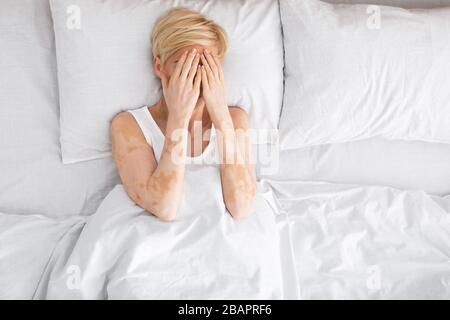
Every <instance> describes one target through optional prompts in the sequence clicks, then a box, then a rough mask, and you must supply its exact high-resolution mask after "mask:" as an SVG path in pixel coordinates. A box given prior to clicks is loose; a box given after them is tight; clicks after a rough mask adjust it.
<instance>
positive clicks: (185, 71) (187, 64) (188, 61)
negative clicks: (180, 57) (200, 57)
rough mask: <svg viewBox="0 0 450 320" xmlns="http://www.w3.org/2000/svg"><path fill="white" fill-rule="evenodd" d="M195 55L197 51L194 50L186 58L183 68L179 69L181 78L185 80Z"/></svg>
mask: <svg viewBox="0 0 450 320" xmlns="http://www.w3.org/2000/svg"><path fill="white" fill-rule="evenodd" d="M196 54H197V50H196V49H195V48H194V49H192V50H191V52H189V55H188V56H187V58H186V61H185V62H184V65H183V68H182V69H181V76H180V77H181V78H182V79H186V78H187V77H188V74H189V70H191V66H192V62H193V61H194V59H195V56H196Z"/></svg>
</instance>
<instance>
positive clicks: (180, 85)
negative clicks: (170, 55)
mask: <svg viewBox="0 0 450 320" xmlns="http://www.w3.org/2000/svg"><path fill="white" fill-rule="evenodd" d="M199 60H200V55H199V54H198V53H197V50H195V49H192V50H191V51H190V52H188V51H185V52H184V53H183V55H182V56H181V57H180V59H179V60H178V62H177V65H176V67H175V70H174V71H173V73H172V75H171V76H170V79H169V78H167V76H166V74H165V73H164V72H162V74H161V83H162V88H163V94H164V99H165V101H166V105H167V110H168V112H169V116H171V117H173V116H175V117H177V118H179V119H183V120H188V119H190V117H191V115H192V112H193V110H194V108H195V105H196V103H197V100H198V98H199V96H200V83H201V73H200V71H199V70H198V69H199V65H198V64H199Z"/></svg>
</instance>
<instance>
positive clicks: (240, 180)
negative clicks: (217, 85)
mask: <svg viewBox="0 0 450 320" xmlns="http://www.w3.org/2000/svg"><path fill="white" fill-rule="evenodd" d="M215 125H216V127H217V128H218V132H219V139H218V147H219V155H220V160H221V168H220V172H221V179H222V189H223V196H224V201H225V204H226V206H227V209H228V210H229V211H230V213H231V214H232V215H233V217H236V218H239V217H243V216H246V215H247V213H248V212H249V211H250V209H251V207H252V204H253V200H254V198H255V195H256V181H255V177H254V175H253V174H252V172H251V171H252V170H253V166H251V164H250V157H249V152H248V150H247V149H246V148H245V145H246V143H245V142H244V141H243V140H244V137H239V136H238V134H237V132H236V130H235V129H234V126H233V122H232V120H231V117H230V118H229V119H228V118H227V117H224V118H222V119H221V120H220V121H216V124H215Z"/></svg>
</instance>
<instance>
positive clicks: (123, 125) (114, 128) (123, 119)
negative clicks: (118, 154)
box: [111, 111, 145, 140]
mask: <svg viewBox="0 0 450 320" xmlns="http://www.w3.org/2000/svg"><path fill="white" fill-rule="evenodd" d="M111 135H112V136H113V138H114V137H115V136H125V137H129V138H131V137H135V138H139V139H144V140H145V138H144V136H143V134H142V132H141V129H140V127H139V125H138V123H137V122H136V120H135V119H134V117H133V115H132V114H131V113H129V112H126V111H123V112H120V113H118V114H117V115H115V116H114V118H113V119H112V120H111ZM127 140H128V139H127Z"/></svg>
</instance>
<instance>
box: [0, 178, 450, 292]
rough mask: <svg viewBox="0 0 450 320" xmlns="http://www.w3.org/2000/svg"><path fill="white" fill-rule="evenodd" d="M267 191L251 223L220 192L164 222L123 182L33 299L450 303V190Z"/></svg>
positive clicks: (280, 185) (285, 187) (271, 186)
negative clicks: (443, 193) (232, 212)
mask: <svg viewBox="0 0 450 320" xmlns="http://www.w3.org/2000/svg"><path fill="white" fill-rule="evenodd" d="M259 190H260V193H259V196H258V197H257V200H256V203H255V208H254V212H253V213H252V215H251V216H250V217H249V218H248V219H246V220H242V221H234V220H232V219H231V218H230V216H229V214H228V213H227V212H226V211H225V210H224V208H223V203H218V202H217V201H216V200H215V199H214V200H213V201H210V202H209V203H207V204H206V206H204V207H203V209H202V210H198V206H197V207H196V208H197V210H198V211H197V213H196V215H185V216H180V217H179V219H178V220H177V221H176V222H173V223H165V222H162V221H159V220H157V219H156V218H154V217H152V216H150V215H149V214H148V213H146V212H144V211H143V210H142V209H140V208H139V207H137V206H136V205H135V204H134V203H132V202H131V200H130V199H129V198H128V196H127V195H126V194H125V192H124V190H123V188H122V186H121V185H118V186H116V188H114V190H113V191H112V192H111V193H110V194H109V195H108V197H106V199H105V200H104V201H103V203H102V204H101V206H100V207H99V209H98V211H97V212H96V213H95V214H94V215H93V216H92V217H91V218H89V220H88V221H87V223H86V225H85V226H84V228H83V230H82V232H81V235H80V236H79V238H72V241H65V242H64V243H63V245H59V246H58V250H56V252H54V253H53V255H52V256H51V258H50V260H49V263H48V265H47V267H46V268H45V271H44V272H43V275H41V278H42V279H43V280H41V281H40V283H39V287H38V288H37V290H36V294H35V296H34V297H35V298H50V299H60V298H69V299H78V298H91V299H103V298H112V299H128V298H133V299H134V298H138V299H163V298H165V299H176V298H186V299H195V298H199V299H200V298H205V299H216V298H217V299H220V298H223V299H230V298H237V299H247V298H248V299H260V298H261V299H262V298H268V299H282V298H291V299H292V298H293V299H324V298H334V299H350V298H356V299H364V298H370V299H373V298H375V299H388V298H393V299H412V298H425V299H427V298H437V299H446V298H450V197H434V196H430V195H427V194H426V193H424V192H419V191H399V190H395V189H391V188H385V187H359V186H346V185H335V184H325V183H308V182H273V181H272V182H268V181H262V182H261V183H260V185H259ZM29 245H30V250H31V249H32V244H31V243H30V244H29ZM64 246H66V247H67V248H64ZM0 265H1V264H0ZM35 282H36V281H35ZM35 282H34V283H35ZM31 291H32V290H31Z"/></svg>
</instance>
